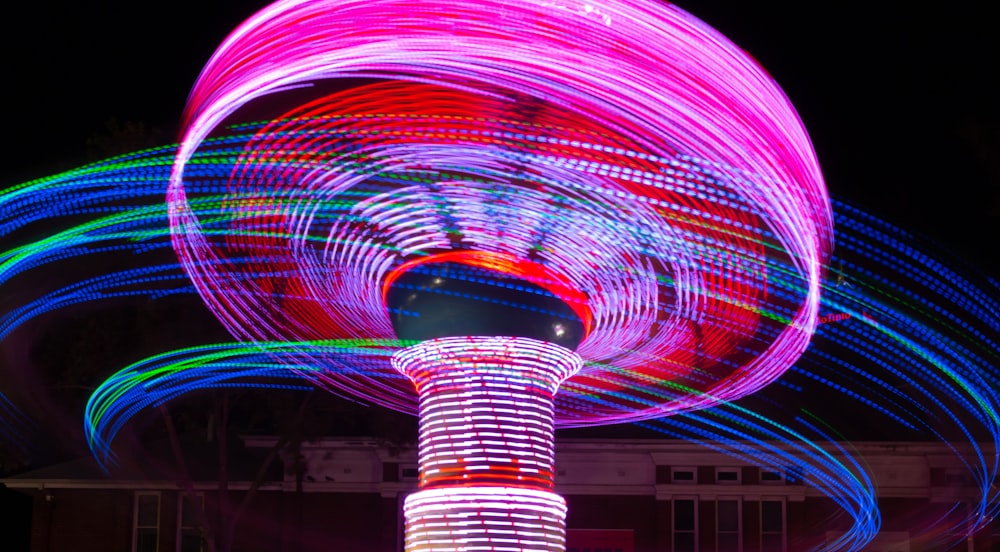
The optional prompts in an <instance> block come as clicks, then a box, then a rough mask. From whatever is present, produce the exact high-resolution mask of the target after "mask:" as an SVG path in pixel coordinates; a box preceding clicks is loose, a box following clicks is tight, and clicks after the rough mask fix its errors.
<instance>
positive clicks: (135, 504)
mask: <svg viewBox="0 0 1000 552" xmlns="http://www.w3.org/2000/svg"><path fill="white" fill-rule="evenodd" d="M143 496H155V497H156V526H155V527H153V528H154V529H156V533H155V534H156V547H155V549H154V550H155V551H156V552H159V550H160V529H161V527H160V517H161V514H162V506H163V497H162V496H161V493H160V491H136V492H135V493H134V494H133V496H132V552H137V551H138V549H139V529H149V528H150V527H151V526H147V525H144V526H142V527H139V497H143Z"/></svg>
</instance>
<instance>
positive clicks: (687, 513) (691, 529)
mask: <svg viewBox="0 0 1000 552" xmlns="http://www.w3.org/2000/svg"><path fill="white" fill-rule="evenodd" d="M697 507H698V503H697V501H696V500H695V499H694V498H675V499H674V513H673V515H674V524H673V525H674V527H673V535H672V540H673V545H674V548H673V550H674V552H697V550H698V543H697V539H696V536H697V534H698V517H697V511H698V510H697Z"/></svg>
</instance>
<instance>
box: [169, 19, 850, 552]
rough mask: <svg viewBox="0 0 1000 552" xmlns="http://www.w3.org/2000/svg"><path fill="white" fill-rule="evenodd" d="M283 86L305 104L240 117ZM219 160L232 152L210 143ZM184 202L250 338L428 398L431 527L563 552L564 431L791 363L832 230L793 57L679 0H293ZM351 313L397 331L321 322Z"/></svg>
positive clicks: (186, 224)
mask: <svg viewBox="0 0 1000 552" xmlns="http://www.w3.org/2000/svg"><path fill="white" fill-rule="evenodd" d="M265 100H267V101H271V100H273V101H272V102H271V104H269V105H270V106H271V107H270V109H273V105H281V106H289V107H286V108H285V109H284V111H283V112H279V113H268V114H267V115H266V116H265V117H263V118H262V121H263V122H243V121H246V120H248V119H249V118H251V115H250V114H256V113H258V112H260V111H261V110H264V109H265V108H264V107H262V105H263V104H264V103H265ZM234 122H235V123H236V124H233V123H234ZM234 140H235V141H236V142H238V143H240V145H239V146H236V147H234V146H233V143H234ZM213 156H215V157H224V158H226V160H227V163H225V166H226V172H225V173H220V172H218V171H217V170H215V169H214V167H215V166H214V165H211V164H208V165H205V164H202V163H198V162H195V160H196V159H200V158H205V157H213ZM167 203H168V209H169V218H170V228H171V235H172V241H173V245H174V249H175V251H176V253H177V255H178V257H179V259H180V261H181V264H182V266H183V267H184V270H185V272H186V273H187V275H188V276H189V277H190V279H191V281H192V282H193V283H194V284H195V286H196V287H197V290H198V292H199V294H200V295H201V297H202V298H203V300H204V302H205V303H206V304H207V305H208V306H209V307H210V308H211V310H212V311H213V312H214V313H215V314H216V316H217V317H218V318H219V320H221V321H222V322H223V323H224V324H225V326H226V327H227V328H228V329H229V331H230V332H231V333H232V334H233V335H235V336H237V337H238V338H240V339H241V340H243V341H247V342H258V343H261V344H266V343H271V342H281V343H286V344H288V345H287V346H288V347H289V348H291V349H293V350H294V352H293V353H292V354H288V355H287V356H283V357H282V358H283V359H295V361H294V362H297V363H300V366H299V367H300V371H301V373H302V375H304V376H305V377H307V378H309V379H310V380H311V381H312V382H313V383H315V384H317V385H320V386H322V387H324V388H327V389H330V390H331V391H333V392H336V393H347V394H350V395H352V396H354V397H357V398H360V399H363V400H365V401H368V402H371V403H375V404H380V405H384V406H387V407H390V408H395V409H398V410H403V411H407V412H413V413H417V414H418V415H419V417H420V473H421V477H420V485H421V490H420V491H419V492H417V493H415V494H414V495H412V496H410V497H409V498H408V500H407V502H406V506H405V515H406V519H407V523H406V547H407V550H562V549H563V548H564V532H565V524H564V517H565V505H564V502H563V500H562V499H561V498H560V497H559V496H558V495H556V494H554V493H553V492H552V489H553V486H554V485H553V474H552V469H553V464H552V463H553V458H552V455H553V443H552V431H553V427H554V426H562V427H568V426H586V425H597V424H607V423H616V422H628V421H640V420H646V419H650V418H658V417H662V416H665V415H670V414H674V413H679V412H689V411H692V410H695V409H699V408H704V407H708V406H712V405H715V404H718V403H719V402H721V401H729V400H733V399H735V398H738V397H741V396H744V395H746V394H748V393H752V392H754V391H756V390H758V389H760V388H762V387H763V386H765V385H767V384H768V383H769V382H771V381H773V380H775V379H776V378H777V377H778V376H780V375H781V374H782V373H783V372H784V371H785V370H786V369H787V368H788V367H789V366H790V365H791V364H792V363H793V362H794V361H795V360H796V359H797V358H798V357H799V355H801V354H802V352H803V351H804V350H805V348H806V346H807V345H808V343H809V340H810V337H811V335H812V332H813V330H814V328H815V326H816V323H817V316H818V312H819V304H820V303H819V290H820V280H821V268H822V266H823V264H824V262H825V261H826V258H827V255H828V252H829V249H830V246H831V236H832V230H831V228H832V222H831V219H832V214H831V210H830V205H829V200H828V198H827V195H826V191H825V188H824V186H823V182H822V178H821V176H820V172H819V168H818V165H817V163H816V159H815V156H814V154H813V151H812V148H811V146H810V143H809V140H808V138H807V136H806V133H805V131H804V130H803V128H802V125H801V123H800V121H799V120H798V118H797V116H796V115H795V112H794V110H793V109H792V107H791V106H790V105H789V102H788V100H787V99H786V98H785V96H784V95H783V94H782V92H781V91H780V90H779V88H778V87H777V86H776V85H775V84H774V82H773V81H772V80H771V79H770V78H769V77H768V76H767V75H766V73H764V71H763V70H761V69H760V68H759V67H758V66H757V65H756V64H755V63H754V62H753V61H752V60H750V59H749V58H748V56H747V55H746V54H745V53H744V52H742V51H741V50H740V49H739V48H737V47H736V46H734V45H733V44H731V43H730V42H729V41H728V40H726V39H725V38H723V37H722V36H720V35H719V34H718V33H716V32H715V31H713V30H711V29H709V28H708V27H707V26H705V25H704V24H703V23H701V22H699V21H697V20H696V19H694V18H693V17H692V16H690V15H688V14H686V13H684V12H683V11H681V10H679V9H678V8H676V7H674V6H662V5H659V4H657V3H654V2H634V1H625V0H619V1H614V2H605V3H601V4H591V3H588V2H576V1H569V2H546V1H537V0H533V1H513V2H511V1H503V2H491V1H488V0H483V1H476V2H469V3H459V4H456V3H453V2H424V3H421V4H419V5H414V4H413V3H412V2H402V1H399V0H375V1H365V2H344V1H337V2H332V1H302V0H297V1H283V2H278V3H276V4H274V5H273V6H271V7H269V8H267V9H265V10H263V11H262V12H260V13H258V14H257V15H255V16H254V17H252V18H251V19H250V20H248V21H247V22H246V23H245V24H244V25H243V26H241V27H240V28H239V29H237V30H236V31H235V32H234V33H233V34H232V35H231V36H230V37H229V38H228V39H227V40H226V41H225V42H224V43H223V44H222V46H221V47H220V48H219V49H218V51H217V52H216V53H215V54H214V55H213V57H212V59H211V60H210V61H209V63H208V64H207V66H206V67H205V69H204V70H203V72H202V74H201V77H200V78H199V80H198V82H197V83H196V85H195V87H194V89H193V91H192V93H191V95H190V98H189V103H188V106H187V109H186V111H185V114H184V120H183V139H182V141H181V143H180V146H179V148H178V151H177V154H176V158H175V161H174V165H173V170H172V174H171V177H170V184H169V189H168V193H167ZM440 298H444V299H446V300H445V301H443V302H442V301H439V299H440ZM455 298H457V300H458V301H460V302H461V301H466V302H470V301H471V304H472V305H473V307H472V308H466V309H465V310H466V311H467V312H464V313H462V314H461V315H460V316H461V317H459V318H456V317H458V316H459V314H457V313H458V311H460V310H462V309H463V308H464V307H456V306H455V305H456V303H455V302H454V299H455ZM484 304H485V305H499V307H501V309H506V310H500V311H496V312H491V313H490V314H484V313H483V311H481V310H478V309H477V308H476V307H475V305H484ZM517 313H521V314H517ZM435 320H437V321H443V322H444V323H443V324H440V325H439V324H436V323H435ZM497 321H502V323H494V322H497ZM347 339H368V340H374V341H372V342H371V343H373V345H372V346H371V350H372V351H373V354H369V355H366V354H364V353H363V352H360V353H359V354H358V355H357V357H356V361H355V363H352V362H351V361H350V360H345V361H344V363H342V364H338V365H337V366H335V367H334V366H326V367H324V359H323V358H321V357H317V356H316V355H315V353H314V349H313V348H312V347H307V346H304V345H303V346H302V347H300V348H298V349H296V346H295V344H296V343H315V342H317V341H329V340H347ZM398 339H404V340H405V339H414V340H419V342H418V343H416V344H413V345H412V346H409V347H395V346H394V345H393V343H399V341H398ZM387 347H388V348H389V349H392V351H390V352H391V353H393V354H391V356H390V355H383V354H374V352H384V350H385V348H387ZM361 348H362V349H363V348H364V347H361ZM397 349H398V350H397ZM390 359H391V362H390V361H389V360H390ZM317 366H319V367H320V368H319V369H316V367H317ZM352 366H356V367H357V369H352ZM362 366H363V369H361V367H362ZM292 368H296V366H295V365H294V364H293V366H292ZM400 373H402V374H404V375H405V376H406V377H405V378H404V377H400V376H399V374H400ZM414 387H415V388H416V392H414ZM557 390H558V393H557Z"/></svg>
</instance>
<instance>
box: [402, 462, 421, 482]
mask: <svg viewBox="0 0 1000 552" xmlns="http://www.w3.org/2000/svg"><path fill="white" fill-rule="evenodd" d="M417 479H420V469H419V468H418V467H417V466H416V465H414V464H400V465H399V480H400V481H415V480H417Z"/></svg>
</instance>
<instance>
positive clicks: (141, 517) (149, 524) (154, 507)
mask: <svg viewBox="0 0 1000 552" xmlns="http://www.w3.org/2000/svg"><path fill="white" fill-rule="evenodd" d="M132 528H133V529H132V531H133V532H132V550H133V552H157V550H158V547H159V541H160V493H135V507H134V512H133V518H132Z"/></svg>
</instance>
